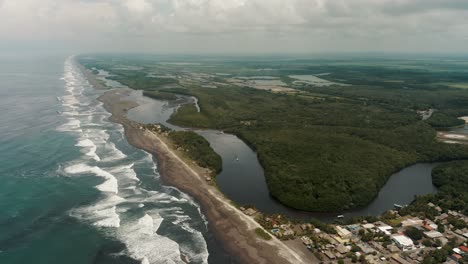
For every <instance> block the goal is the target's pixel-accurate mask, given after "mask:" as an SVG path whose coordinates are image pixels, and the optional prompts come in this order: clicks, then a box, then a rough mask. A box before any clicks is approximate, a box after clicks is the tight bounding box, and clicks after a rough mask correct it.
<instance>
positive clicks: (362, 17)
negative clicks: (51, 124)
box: [0, 0, 468, 52]
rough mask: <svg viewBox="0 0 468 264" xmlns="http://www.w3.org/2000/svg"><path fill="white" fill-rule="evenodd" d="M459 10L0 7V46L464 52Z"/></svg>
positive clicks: (151, 3) (258, 5)
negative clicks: (28, 43) (48, 44)
mask: <svg viewBox="0 0 468 264" xmlns="http://www.w3.org/2000/svg"><path fill="white" fill-rule="evenodd" d="M467 36H468V2H467V1H466V0H333V1H332V0H42V1H37V0H0V38H1V39H2V40H5V41H6V42H11V43H15V42H21V41H23V42H24V41H31V42H33V43H35V42H41V41H42V42H53V43H56V45H64V46H69V47H73V48H78V49H79V48H85V49H91V50H92V49H96V50H99V49H103V48H104V49H115V50H128V51H132V50H138V51H139V50H142V49H143V50H148V51H173V52H187V51H188V52H197V51H202V52H205V51H206V52H209V51H217V52H222V51H229V52H257V51H268V52H279V51H295V52H317V51H361V50H390V51H391V50H394V51H405V50H408V51H411V50H428V51H431V50H433V51H446V50H457V51H468V48H467V47H465V46H466V45H465V44H464V43H465V41H466V38H467Z"/></svg>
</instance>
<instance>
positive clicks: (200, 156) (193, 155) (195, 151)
mask: <svg viewBox="0 0 468 264" xmlns="http://www.w3.org/2000/svg"><path fill="white" fill-rule="evenodd" d="M169 138H170V139H171V140H172V141H173V142H174V144H175V145H176V147H178V148H180V150H181V151H185V152H186V153H187V155H188V157H189V158H190V159H191V160H193V161H195V162H196V163H197V164H198V165H200V166H201V167H204V168H209V169H211V170H212V171H213V172H214V173H216V174H217V173H219V172H220V171H221V169H222V160H221V157H220V156H219V155H218V154H217V153H216V152H214V150H213V149H212V148H211V146H210V143H208V141H206V139H205V138H203V137H202V136H200V135H198V134H197V133H195V132H193V131H171V132H170V133H169Z"/></svg>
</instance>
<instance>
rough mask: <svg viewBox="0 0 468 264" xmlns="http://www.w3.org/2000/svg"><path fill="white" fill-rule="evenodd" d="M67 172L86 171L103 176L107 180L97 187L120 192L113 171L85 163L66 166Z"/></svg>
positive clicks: (105, 190) (104, 190)
mask: <svg viewBox="0 0 468 264" xmlns="http://www.w3.org/2000/svg"><path fill="white" fill-rule="evenodd" d="M65 172H66V173H69V174H82V173H86V172H91V173H94V174H95V175H97V176H100V177H103V178H104V179H105V181H104V182H103V183H101V184H99V185H97V186H96V188H97V189H98V190H100V191H103V192H111V193H118V192H119V190H118V187H119V186H118V182H117V179H116V178H115V177H114V175H112V174H111V173H109V172H107V171H105V170H103V169H101V168H99V167H97V166H89V165H87V164H84V163H80V164H75V165H71V166H68V167H66V168H65Z"/></svg>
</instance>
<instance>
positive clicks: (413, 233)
mask: <svg viewBox="0 0 468 264" xmlns="http://www.w3.org/2000/svg"><path fill="white" fill-rule="evenodd" d="M405 235H407V236H408V237H409V238H411V239H413V240H420V239H421V238H423V235H424V233H423V232H422V231H421V230H419V229H417V228H416V227H414V226H409V227H407V228H406V230H405Z"/></svg>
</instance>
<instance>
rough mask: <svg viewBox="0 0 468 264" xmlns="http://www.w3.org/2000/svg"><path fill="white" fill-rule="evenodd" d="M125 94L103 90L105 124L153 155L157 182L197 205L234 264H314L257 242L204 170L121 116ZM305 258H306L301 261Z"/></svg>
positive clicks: (253, 225)
mask: <svg viewBox="0 0 468 264" xmlns="http://www.w3.org/2000/svg"><path fill="white" fill-rule="evenodd" d="M77 64H78V65H79V67H80V69H81V71H82V72H83V74H84V75H85V77H86V78H87V79H88V81H89V82H90V84H91V85H93V87H95V88H96V89H105V88H106V87H104V86H103V85H102V84H100V83H99V82H97V81H96V80H95V78H94V76H93V75H92V74H91V73H90V72H89V71H88V70H87V69H85V68H84V67H83V66H82V65H80V64H79V63H77ZM129 92H130V90H127V89H113V90H109V91H107V92H105V93H104V94H103V95H102V96H100V97H99V98H98V100H99V101H101V102H102V103H103V104H104V108H105V109H106V110H107V111H108V112H109V113H111V114H112V116H111V117H110V120H111V121H112V122H115V123H119V124H121V125H122V126H123V127H124V131H125V132H124V133H125V136H126V138H127V141H128V142H129V143H130V144H131V145H132V146H134V147H136V148H139V149H142V150H144V151H146V152H149V153H150V154H152V155H153V159H154V160H155V162H157V164H158V168H159V172H160V175H161V179H162V180H163V182H164V183H166V184H168V185H172V186H175V187H177V188H178V189H180V190H181V191H183V192H185V193H187V194H189V195H190V196H192V197H193V198H194V199H195V200H196V202H197V203H199V204H200V206H201V209H202V212H203V213H204V215H205V216H206V217H207V219H208V225H209V227H210V230H211V231H213V233H214V235H215V237H216V238H217V239H218V240H219V241H221V242H222V244H223V246H224V248H225V249H226V250H227V251H228V253H230V254H231V255H232V256H233V257H234V258H235V259H236V260H237V261H239V263H318V262H317V261H314V256H313V254H312V253H311V252H303V251H302V250H301V249H299V248H296V247H294V246H293V247H292V248H291V247H290V246H288V245H287V244H286V243H284V242H282V241H280V240H279V239H277V238H276V237H274V236H271V240H268V241H267V240H263V239H262V238H260V237H259V236H258V235H257V234H256V233H255V229H257V228H261V229H263V230H264V231H265V232H267V230H265V229H264V228H263V227H262V226H261V225H260V224H259V223H257V222H256V221H255V220H254V219H253V218H252V217H250V216H247V215H245V214H244V213H243V212H241V211H240V210H239V209H237V208H236V207H235V206H233V205H232V203H231V201H230V200H228V199H227V198H226V197H225V196H224V194H223V193H221V192H220V191H219V189H218V188H216V187H215V186H213V185H211V184H209V183H207V182H206V180H205V177H206V173H207V171H206V169H204V168H201V167H199V166H197V165H194V164H190V165H189V164H187V162H186V161H184V160H183V158H181V157H179V155H180V154H179V153H177V151H176V150H174V148H172V147H171V143H170V142H169V140H168V139H167V138H165V137H164V136H163V135H160V134H157V133H155V132H152V131H150V130H147V129H145V128H144V125H143V124H139V123H138V122H135V121H132V120H129V119H128V118H127V117H126V114H127V111H128V110H130V109H131V108H134V107H136V106H138V104H137V103H136V102H134V101H122V98H124V97H125V96H126V95H127V94H128V93H129ZM178 154H179V155H178ZM306 253H310V255H309V256H305V254H306Z"/></svg>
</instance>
